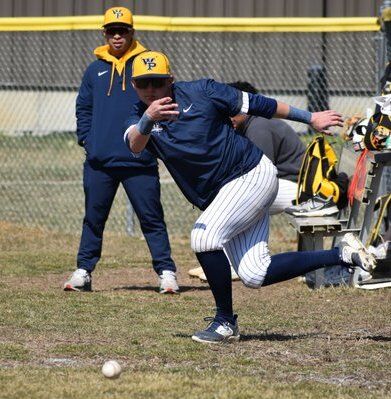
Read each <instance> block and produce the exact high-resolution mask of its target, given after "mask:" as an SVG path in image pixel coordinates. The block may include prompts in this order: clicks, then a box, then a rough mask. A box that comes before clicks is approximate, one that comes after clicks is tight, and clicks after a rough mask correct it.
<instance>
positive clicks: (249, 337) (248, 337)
mask: <svg viewBox="0 0 391 399" xmlns="http://www.w3.org/2000/svg"><path fill="white" fill-rule="evenodd" d="M318 335H319V334H318V333H310V334H278V333H270V334H265V333H262V334H240V341H293V340H296V339H307V338H314V337H316V336H318ZM173 336H174V337H177V338H191V336H192V334H184V333H177V334H173Z"/></svg>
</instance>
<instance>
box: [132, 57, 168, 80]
mask: <svg viewBox="0 0 391 399" xmlns="http://www.w3.org/2000/svg"><path fill="white" fill-rule="evenodd" d="M171 76H172V75H171V71H170V62H169V61H168V58H167V56H166V55H165V54H163V53H159V52H158V51H146V52H144V53H141V54H139V55H138V56H137V57H136V58H135V59H134V60H133V67H132V78H133V79H143V78H170V77H171Z"/></svg>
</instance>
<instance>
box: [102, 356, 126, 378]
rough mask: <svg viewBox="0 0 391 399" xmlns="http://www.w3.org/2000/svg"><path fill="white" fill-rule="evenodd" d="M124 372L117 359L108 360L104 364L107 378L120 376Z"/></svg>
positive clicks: (103, 369) (103, 371)
mask: <svg viewBox="0 0 391 399" xmlns="http://www.w3.org/2000/svg"><path fill="white" fill-rule="evenodd" d="M121 372H122V368H121V366H120V365H119V363H118V362H116V361H115V360H108V361H107V362H105V364H104V365H103V366H102V373H103V375H104V376H105V377H106V378H118V377H119V376H120V374H121Z"/></svg>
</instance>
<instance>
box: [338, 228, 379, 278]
mask: <svg viewBox="0 0 391 399" xmlns="http://www.w3.org/2000/svg"><path fill="white" fill-rule="evenodd" d="M338 247H339V252H340V257H341V259H342V261H343V262H344V263H347V264H349V265H353V266H358V267H360V268H361V269H363V270H365V271H366V272H368V273H371V272H372V271H373V270H374V269H375V267H376V259H375V257H374V256H373V255H372V254H371V253H370V252H369V251H368V250H367V249H366V248H365V246H364V244H363V243H362V242H361V241H360V239H359V238H358V237H357V236H355V235H354V234H353V233H346V234H345V235H344V236H343V237H342V239H341V241H340V242H339V244H338Z"/></svg>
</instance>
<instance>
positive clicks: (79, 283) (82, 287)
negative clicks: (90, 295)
mask: <svg viewBox="0 0 391 399" xmlns="http://www.w3.org/2000/svg"><path fill="white" fill-rule="evenodd" d="M91 283H92V279H91V274H90V273H89V272H87V270H84V269H76V270H75V271H74V272H73V273H72V276H71V277H70V279H69V280H67V281H66V282H65V284H64V291H92V287H91Z"/></svg>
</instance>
